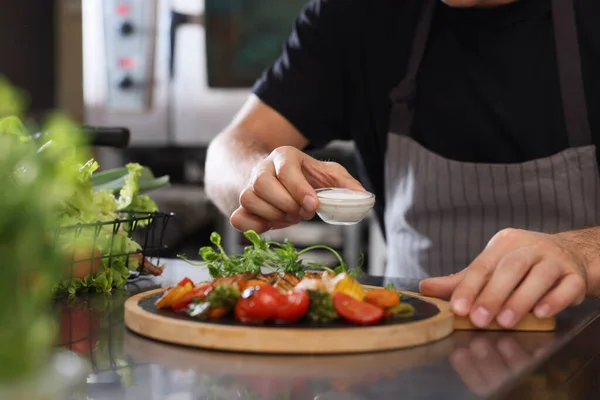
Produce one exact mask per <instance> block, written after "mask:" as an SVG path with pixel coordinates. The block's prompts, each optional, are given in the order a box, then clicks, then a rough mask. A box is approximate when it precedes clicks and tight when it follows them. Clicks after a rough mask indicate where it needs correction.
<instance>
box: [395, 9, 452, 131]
mask: <svg viewBox="0 0 600 400" xmlns="http://www.w3.org/2000/svg"><path fill="white" fill-rule="evenodd" d="M438 1H440V0H424V6H423V9H422V13H421V16H420V18H419V21H418V23H417V29H416V31H415V36H414V38H413V43H412V49H411V54H410V58H409V60H408V67H407V70H406V75H405V76H404V78H403V79H402V81H400V83H399V84H398V86H396V87H395V88H394V89H392V91H391V92H390V100H391V101H392V110H391V113H390V116H391V118H390V128H391V129H392V130H393V131H395V132H406V133H405V134H408V133H407V132H409V130H410V127H411V125H412V116H413V112H412V108H413V105H414V99H415V96H416V94H417V75H418V73H419V67H420V65H421V61H422V60H423V55H424V54H425V48H426V47H427V39H428V37H429V32H430V30H431V22H432V21H433V15H434V12H435V5H436V3H437V2H438Z"/></svg>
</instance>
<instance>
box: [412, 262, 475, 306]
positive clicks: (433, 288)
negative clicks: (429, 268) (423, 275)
mask: <svg viewBox="0 0 600 400" xmlns="http://www.w3.org/2000/svg"><path fill="white" fill-rule="evenodd" d="M465 273H466V269H464V270H462V271H460V272H459V273H458V274H452V275H447V276H440V277H435V278H427V279H423V280H422V281H421V282H420V283H419V292H420V293H421V294H422V295H423V296H427V297H436V298H439V299H444V300H450V297H451V296H452V293H453V292H454V289H456V287H457V286H458V284H459V283H460V282H461V281H462V280H463V278H464V276H465Z"/></svg>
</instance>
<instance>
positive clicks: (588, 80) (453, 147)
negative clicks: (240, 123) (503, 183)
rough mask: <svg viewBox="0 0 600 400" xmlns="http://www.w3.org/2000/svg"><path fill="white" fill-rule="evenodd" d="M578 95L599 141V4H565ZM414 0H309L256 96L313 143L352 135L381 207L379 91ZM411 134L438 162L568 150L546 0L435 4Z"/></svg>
mask: <svg viewBox="0 0 600 400" xmlns="http://www.w3.org/2000/svg"><path fill="white" fill-rule="evenodd" d="M574 1H575V9H576V17H577V24H578V33H579V42H580V50H581V57H582V69H583V77H584V81H585V94H586V99H587V105H588V111H589V116H590V124H591V129H592V134H593V136H594V142H595V144H599V143H598V142H599V141H600V1H599V0H574ZM421 5H422V0H314V1H311V2H310V3H309V4H307V6H306V7H305V8H304V10H303V11H302V13H301V15H300V16H299V18H298V19H297V21H296V24H295V27H294V30H293V32H292V34H291V36H290V38H289V39H288V41H287V43H286V45H285V46H284V49H283V53H282V55H281V57H280V58H279V59H278V60H277V61H276V62H275V64H274V65H273V66H272V67H271V68H269V69H267V70H266V71H265V73H264V74H263V76H262V77H261V78H260V79H259V80H258V81H257V83H256V85H255V87H254V93H255V94H256V95H257V96H258V97H259V98H260V99H261V100H262V101H263V102H265V103H266V104H268V105H269V106H271V107H273V108H274V109H275V110H277V111H278V112H279V113H281V114H282V115H283V116H284V117H285V118H286V119H288V120H289V121H290V122H291V123H292V124H293V125H294V126H296V128H298V129H299V130H300V132H302V134H303V135H305V136H306V137H307V138H308V140H309V141H310V143H311V146H314V147H321V146H324V145H326V144H327V143H329V142H330V141H332V140H336V139H341V140H348V139H352V140H354V141H355V143H356V145H357V148H358V153H359V154H358V160H357V161H358V166H359V169H360V171H361V178H362V180H363V184H365V185H366V187H367V188H368V189H370V190H371V191H373V192H374V193H375V194H376V195H377V196H378V202H377V211H378V214H379V217H380V218H381V216H382V214H381V213H382V211H383V207H384V204H383V197H384V196H383V194H384V193H383V179H384V178H383V165H384V154H385V141H386V134H387V131H388V118H389V111H390V106H391V103H390V99H389V94H390V91H391V90H392V88H393V87H394V86H396V85H397V84H398V83H399V82H400V80H401V79H402V78H403V76H404V74H405V72H406V65H407V62H408V57H409V54H410V50H411V45H412V39H413V34H414V31H415V28H416V24H417V21H418V18H419V16H420V12H421ZM415 106H416V109H415V119H414V124H413V131H412V137H413V138H414V139H415V140H417V141H418V142H420V143H421V144H422V145H424V146H425V147H427V148H428V149H429V150H431V151H433V152H435V153H437V154H440V155H442V156H444V157H447V158H451V159H455V160H460V161H471V162H486V163H516V162H524V161H528V160H532V159H536V158H541V157H546V156H549V155H552V154H555V153H557V152H559V151H561V150H564V149H565V148H567V147H568V141H567V136H566V128H565V122H564V117H563V111H562V102H561V96H560V89H559V78H558V70H557V61H556V50H555V41H554V30H553V24H552V13H551V4H550V0H519V1H517V2H515V3H510V4H508V5H504V6H499V7H494V8H470V9H469V8H451V7H449V6H447V5H445V4H444V3H442V2H441V1H440V3H439V4H438V6H437V7H436V13H435V17H434V20H433V23H432V30H431V33H430V36H429V41H428V44H427V50H426V53H425V56H424V59H423V62H422V64H421V69H420V72H419V77H418V91H417V97H416V103H415Z"/></svg>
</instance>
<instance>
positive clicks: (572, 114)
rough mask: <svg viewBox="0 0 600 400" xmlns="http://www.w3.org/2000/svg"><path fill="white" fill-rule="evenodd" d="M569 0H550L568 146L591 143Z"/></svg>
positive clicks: (574, 19) (575, 32)
mask: <svg viewBox="0 0 600 400" xmlns="http://www.w3.org/2000/svg"><path fill="white" fill-rule="evenodd" d="M573 3H574V1H573V0H552V18H553V19H554V36H555V42H556V56H557V61H558V72H559V78H560V90H561V93H562V98H563V109H564V115H565V124H566V127H567V134H568V137H569V145H570V147H579V146H586V145H589V144H592V143H593V141H592V131H591V129H590V122H589V119H588V112H587V102H586V99H585V91H584V84H583V75H582V72H581V56H580V54H579V40H578V35H577V23H576V18H575V9H574V4H573Z"/></svg>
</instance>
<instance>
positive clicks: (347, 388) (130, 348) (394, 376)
mask: <svg viewBox="0 0 600 400" xmlns="http://www.w3.org/2000/svg"><path fill="white" fill-rule="evenodd" d="M184 276H189V277H191V278H193V279H195V280H199V279H204V278H206V276H207V275H206V272H205V271H204V270H203V269H201V268H198V267H193V266H190V265H188V264H186V263H184V262H182V261H179V260H167V269H166V270H165V273H164V275H163V276H162V277H160V278H158V279H156V278H144V279H141V280H138V281H136V282H132V283H131V284H129V285H128V286H127V292H124V291H123V292H116V293H114V294H113V295H111V296H105V295H95V294H93V295H92V294H90V295H85V296H78V297H77V298H76V299H73V300H71V301H67V300H61V301H59V302H58V303H57V306H58V311H59V313H60V315H59V319H60V327H61V343H62V344H61V347H64V348H67V349H71V350H73V351H76V352H77V353H79V354H80V355H81V356H82V357H83V358H85V359H86V360H87V365H88V371H87V372H88V377H87V384H86V385H85V388H86V390H87V393H86V395H87V398H90V399H95V400H103V399H148V400H153V399H169V400H187V399H190V400H191V399H215V400H216V399H265V400H266V399H282V400H283V399H311V400H312V399H315V400H334V399H335V400H337V399H347V400H359V399H378V400H385V399H398V398H402V399H436V400H438V399H444V400H446V399H448V400H451V399H472V398H486V399H492V398H494V399H495V398H498V399H504V398H511V399H513V400H514V399H520V398H529V399H566V398H568V399H570V400H577V399H579V398H581V399H583V398H594V397H596V396H591V397H586V396H589V395H590V394H591V393H595V392H593V391H594V390H597V389H598V387H596V386H594V382H596V381H597V380H598V379H597V377H598V376H599V372H600V362H598V361H597V360H596V358H597V357H596V355H597V354H600V341H598V340H597V338H598V337H599V335H600V319H598V316H599V315H600V301H596V300H594V301H591V300H590V301H586V302H584V303H583V304H582V305H581V306H578V307H576V308H573V309H570V310H568V311H566V312H564V313H563V314H562V315H560V316H559V322H558V330H557V331H556V332H553V333H531V332H529V333H525V332H518V333H517V332H456V333H454V334H452V335H451V336H450V337H448V338H446V339H444V340H441V341H438V342H436V343H432V344H429V345H426V346H421V347H415V348H411V349H406V350H401V351H393V352H384V353H375V354H363V355H346V356H266V355H248V354H236V353H223V352H215V351H204V350H198V349H192V348H185V347H180V346H174V345H169V344H164V343H159V342H155V341H152V340H149V339H145V338H143V337H140V336H138V335H136V334H134V333H132V332H129V331H128V330H127V329H126V328H125V326H124V322H123V303H124V301H125V299H126V298H127V297H128V296H129V295H131V294H133V293H137V292H139V291H142V290H147V289H151V288H155V287H159V286H169V285H172V284H174V283H176V282H177V281H179V280H180V279H181V278H183V277H184ZM393 281H394V283H395V284H396V286H397V287H400V288H402V289H407V290H415V286H416V284H417V282H415V281H403V280H393ZM365 282H366V283H369V284H377V283H381V282H382V278H376V277H366V278H365ZM297 345H298V346H301V345H302V341H301V338H300V337H299V338H298V343H297ZM598 393H600V392H598ZM81 395H82V393H77V394H75V393H74V397H73V398H82V397H81ZM83 398H85V397H83Z"/></svg>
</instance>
